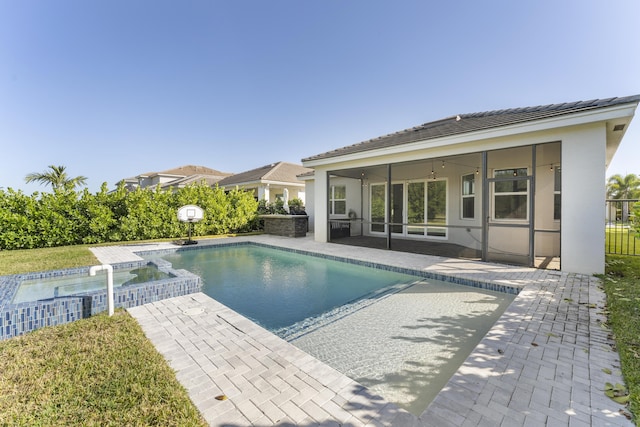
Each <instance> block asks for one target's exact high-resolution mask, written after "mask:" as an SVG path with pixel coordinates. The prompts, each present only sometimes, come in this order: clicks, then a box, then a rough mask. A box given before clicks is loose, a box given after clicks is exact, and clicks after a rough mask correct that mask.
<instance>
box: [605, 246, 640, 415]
mask: <svg viewBox="0 0 640 427" xmlns="http://www.w3.org/2000/svg"><path fill="white" fill-rule="evenodd" d="M603 284H604V290H605V292H606V294H607V311H608V313H607V316H608V322H609V324H610V326H611V328H612V330H613V334H614V337H615V341H616V346H617V349H618V352H619V353H620V360H621V367H622V374H623V376H624V380H625V384H626V386H627V388H628V391H629V409H630V410H631V412H632V413H633V414H634V415H635V416H636V422H637V421H638V419H639V418H640V257H635V256H621V255H608V256H607V266H606V274H605V276H604V277H603Z"/></svg>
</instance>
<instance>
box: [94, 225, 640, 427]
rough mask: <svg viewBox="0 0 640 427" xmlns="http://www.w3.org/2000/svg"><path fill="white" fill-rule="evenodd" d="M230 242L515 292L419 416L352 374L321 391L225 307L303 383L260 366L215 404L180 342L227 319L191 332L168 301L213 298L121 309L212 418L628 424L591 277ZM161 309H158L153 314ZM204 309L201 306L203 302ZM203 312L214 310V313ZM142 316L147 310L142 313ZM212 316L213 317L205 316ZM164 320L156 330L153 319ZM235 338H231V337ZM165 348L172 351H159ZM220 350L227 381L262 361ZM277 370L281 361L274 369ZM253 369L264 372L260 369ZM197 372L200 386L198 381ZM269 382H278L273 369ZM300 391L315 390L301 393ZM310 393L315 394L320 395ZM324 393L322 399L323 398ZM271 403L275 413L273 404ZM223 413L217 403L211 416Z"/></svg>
mask: <svg viewBox="0 0 640 427" xmlns="http://www.w3.org/2000/svg"><path fill="white" fill-rule="evenodd" d="M212 242H213V243H212ZM227 242H231V240H228V241H227ZM233 242H234V243H240V242H252V243H258V244H266V245H268V246H278V247H284V248H289V249H295V250H301V251H311V252H314V253H322V254H325V255H327V256H336V254H338V255H337V256H345V257H347V258H350V259H354V260H358V261H365V262H369V261H371V260H379V261H380V262H382V263H384V264H387V265H389V264H393V265H395V266H396V267H398V268H411V269H416V270H417V271H421V272H425V273H428V274H434V275H443V276H446V277H453V278H456V280H470V281H477V282H481V283H493V284H495V285H497V286H509V287H514V288H518V289H521V291H520V293H519V294H518V295H517V296H516V298H515V300H514V301H513V302H512V303H511V305H510V306H509V307H508V308H507V310H506V311H505V313H504V314H503V316H502V317H501V318H500V319H499V320H498V322H497V323H496V324H495V325H494V326H493V327H492V328H491V330H490V331H489V333H488V334H487V335H486V336H485V337H484V338H483V339H482V341H481V342H480V343H479V344H478V346H477V347H476V348H475V349H474V350H473V351H472V353H471V354H470V355H469V357H468V358H467V359H466V361H465V362H464V363H463V365H462V366H461V367H460V369H458V371H457V372H456V374H454V375H453V377H451V379H450V380H449V382H448V383H447V385H446V386H445V387H444V388H443V389H442V390H441V391H440V393H439V394H438V396H437V397H436V398H435V400H434V401H433V402H432V403H431V404H430V405H429V406H428V407H427V408H426V410H425V411H424V412H423V413H422V414H421V416H420V417H415V416H413V415H411V414H408V413H406V411H403V410H401V409H399V408H398V407H397V406H396V405H394V404H390V403H388V402H386V401H384V399H382V398H381V397H380V396H371V395H369V394H368V393H367V390H366V388H365V387H362V386H359V385H358V384H357V383H355V384H353V383H351V382H347V381H351V380H349V379H348V378H346V377H345V378H342V379H339V380H335V381H337V383H338V384H339V385H340V386H339V387H337V388H336V387H331V384H326V381H324V378H325V377H326V376H327V375H329V374H327V372H332V371H331V370H329V371H327V370H326V369H327V368H328V367H327V366H326V365H324V364H322V363H321V362H318V361H317V360H315V359H313V358H311V356H309V355H306V354H305V353H303V352H302V354H300V353H298V352H300V351H299V350H298V351H296V350H295V347H293V346H292V345H290V344H288V343H286V342H285V341H283V340H280V339H279V338H277V337H275V335H273V334H270V333H268V332H266V333H265V332H263V331H264V330H262V328H260V327H259V326H257V325H255V324H253V323H252V322H250V321H248V320H246V319H244V318H242V316H240V315H238V314H237V313H234V312H231V313H226V314H225V316H230V317H232V318H233V319H240V320H238V321H239V322H241V323H242V326H243V329H244V330H251V331H254V327H253V326H251V325H254V326H255V328H258V329H256V330H255V331H254V332H252V334H253V335H250V334H249V333H246V334H245V335H243V337H245V339H246V340H250V341H251V342H252V343H254V344H255V343H260V342H262V341H265V342H271V343H275V344H271V347H269V346H262V344H255V345H256V346H258V347H260V348H261V350H260V351H261V352H262V353H260V354H261V356H260V357H262V358H264V357H266V358H267V359H265V360H270V359H269V356H268V355H271V356H274V357H278V358H282V357H287V358H288V359H284V360H285V362H284V365H286V366H288V367H289V368H291V367H292V366H295V369H296V372H298V374H293V377H292V378H295V379H296V380H295V381H302V382H303V383H304V384H306V386H300V385H299V384H298V388H295V386H293V385H291V384H289V383H287V382H286V381H285V382H284V384H288V386H287V388H286V389H287V390H290V388H292V389H293V390H295V391H296V392H297V394H295V393H294V394H293V395H292V396H289V399H287V400H284V398H283V397H282V393H278V388H277V387H274V386H273V385H269V384H266V383H265V381H266V378H269V371H270V369H266V373H263V374H261V375H257V378H256V377H252V378H253V379H254V380H255V381H257V384H254V385H252V388H251V387H250V388H249V389H250V390H251V391H248V392H246V393H244V394H243V393H242V392H241V393H239V394H238V395H237V396H235V397H234V398H233V399H229V400H226V401H224V402H226V403H224V407H223V406H222V405H221V404H220V402H219V401H216V400H212V399H211V394H212V393H214V394H215V393H216V392H219V393H224V390H223V389H224V387H221V386H220V384H217V383H216V382H215V381H214V378H217V376H216V375H217V374H216V373H217V372H218V371H219V370H218V368H217V367H212V365H211V360H210V359H208V358H207V357H208V356H207V354H208V355H211V354H212V353H213V354H215V353H216V352H217V351H218V350H219V349H220V347H219V346H218V347H215V348H208V350H207V352H205V354H204V355H201V356H197V357H204V358H205V359H206V360H208V361H209V362H208V363H207V362H203V364H202V365H201V364H200V363H199V361H200V362H202V361H203V360H205V359H199V361H196V360H195V359H194V355H193V354H190V353H193V350H194V349H197V348H198V347H197V346H196V345H195V344H193V342H192V343H191V346H186V347H187V348H190V349H191V351H188V350H185V349H184V346H181V345H179V343H181V342H182V340H184V339H185V338H186V336H189V337H191V338H192V339H193V340H195V341H196V342H200V343H201V342H202V340H203V338H202V336H194V335H193V334H194V333H195V332H198V333H199V334H205V335H206V337H208V338H207V339H212V338H211V337H212V336H215V335H218V338H221V337H224V336H225V334H232V332H233V331H234V330H236V329H235V327H234V324H233V323H224V324H219V323H216V324H215V327H213V328H212V327H211V322H212V316H206V315H204V316H202V317H203V319H200V320H201V321H202V322H203V325H205V326H207V325H208V327H204V328H200V326H197V325H192V324H191V322H194V321H195V320H196V319H195V318H194V316H188V319H187V320H185V319H183V318H182V316H186V315H185V314H184V312H181V311H180V310H176V309H175V304H177V303H178V302H179V301H183V302H184V301H185V299H189V298H191V299H190V300H189V301H194V298H195V303H194V304H196V305H199V306H200V307H208V304H210V302H209V301H208V300H211V299H210V298H208V297H206V296H204V297H205V298H203V297H202V296H200V294H196V295H195V296H194V295H192V296H191V297H189V296H185V297H178V298H172V299H171V300H164V301H159V302H156V303H153V304H147V305H145V306H140V307H137V308H132V309H129V311H130V312H131V313H132V314H133V315H134V316H135V317H136V318H138V320H139V321H140V322H141V324H142V326H143V329H145V332H146V333H147V335H148V336H149V337H150V339H151V340H152V342H154V344H156V346H157V347H158V348H159V350H160V351H161V353H163V354H164V355H165V357H166V358H167V360H168V361H169V363H170V364H171V366H172V367H173V368H174V369H176V371H177V375H178V378H179V379H180V380H181V382H182V383H183V384H184V385H185V387H186V388H187V390H188V391H189V393H190V396H191V397H192V399H193V400H194V403H196V405H197V406H198V408H199V409H200V411H201V412H202V413H203V415H204V416H205V418H206V419H207V421H208V422H209V423H210V424H211V425H239V426H240V425H249V424H247V423H253V424H255V425H318V423H326V425H332V424H331V423H332V422H333V423H341V424H342V425H352V426H356V425H403V426H404V425H438V426H440V425H442V426H461V425H469V426H471V425H473V426H476V425H546V424H548V423H558V424H563V425H569V424H571V425H620V426H632V425H633V423H632V422H631V421H629V420H627V419H626V418H625V416H624V414H623V412H621V411H624V407H623V406H622V405H619V404H617V403H615V402H613V401H612V400H610V399H609V398H607V397H606V396H605V395H604V393H603V388H604V384H605V383H606V382H611V383H616V382H622V378H621V375H620V373H619V357H618V355H617V353H616V352H615V348H614V343H613V341H612V340H611V337H610V332H609V331H607V330H605V329H603V328H602V324H603V322H604V321H605V320H606V318H605V316H604V314H603V313H602V312H601V308H602V307H603V306H604V294H603V292H602V291H601V290H600V289H599V288H598V285H599V279H597V278H595V277H593V276H586V275H577V274H569V273H562V272H558V271H548V270H536V269H530V268H523V267H514V266H507V265H500V264H491V263H481V262H475V261H467V260H459V259H448V258H442V257H434V256H426V255H418V254H405V253H394V252H390V251H383V250H377V249H369V248H357V249H354V248H352V247H345V246H343V245H336V244H331V243H318V242H314V241H313V240H312V239H310V238H281V237H278V236H251V237H243V238H234V240H233ZM201 243H203V245H208V244H221V243H223V242H222V241H221V240H219V239H216V241H207V242H201ZM154 248H155V249H167V248H171V246H170V245H169V244H166V245H163V244H160V245H155V246H154ZM145 249H146V250H149V249H150V247H149V245H146V246H144V247H140V246H139V245H138V246H136V245H132V246H128V247H119V249H116V250H115V251H114V252H113V253H114V254H115V253H118V255H117V256H121V257H130V258H131V257H137V255H136V253H137V252H141V251H144V250H145ZM92 250H94V253H96V256H98V258H100V259H101V260H102V259H103V258H101V257H108V254H105V252H104V251H102V252H101V251H100V248H93V249H92ZM96 250H97V251H96ZM211 301H213V300H211ZM169 307H173V309H169ZM223 307H224V306H223ZM593 307H599V308H593ZM224 308H225V309H226V307H224ZM163 310H165V311H167V310H168V311H167V312H166V314H163ZM203 310H204V312H206V310H207V309H203ZM209 310H212V312H219V310H220V309H219V308H209ZM227 310H229V309H227ZM150 311H153V312H154V314H153V315H151V314H149V313H150ZM143 312H146V314H143ZM204 312H203V314H204ZM145 316H146V317H145ZM216 316H218V315H216ZM235 316H239V317H235ZM214 318H215V319H219V317H215V316H214ZM245 320H246V322H248V323H246V322H245ZM185 322H187V323H189V324H190V325H191V326H190V328H188V330H187V331H186V332H185V331H181V330H180V329H179V328H178V326H177V325H182V324H184V323H185ZM163 323H164V324H165V326H161V324H163ZM167 325H169V326H167ZM225 325H226V326H225ZM201 329H202V330H201ZM212 329H213V330H212ZM185 334H186V335H185ZM196 335H197V334H196ZM237 338H238V337H237V336H236V340H237ZM176 346H178V347H180V348H182V351H179V350H177V349H176ZM163 348H164V349H166V348H169V349H170V350H169V351H168V352H167V351H166V350H163ZM227 350H228V349H227ZM197 354H200V353H197ZM229 357H230V358H231V359H232V360H233V361H234V362H235V363H237V364H238V366H237V367H235V368H232V369H230V370H229V372H230V374H229V375H231V377H233V378H238V377H242V378H244V379H245V380H247V381H249V384H251V381H250V379H251V378H247V375H248V374H247V372H249V373H250V372H251V369H250V370H249V371H247V372H244V373H239V372H240V371H242V369H246V367H247V366H249V367H251V364H253V366H254V368H255V365H256V363H257V362H256V361H258V364H260V363H259V360H262V359H256V357H254V356H250V357H249V358H248V361H247V363H248V364H249V365H247V364H243V362H241V360H242V357H243V352H237V353H234V354H233V355H230V356H229ZM271 360H272V359H271ZM300 361H303V362H300ZM187 362H188V363H187ZM298 362H300V363H298ZM194 363H195V365H196V366H194ZM185 364H186V365H185ZM267 365H268V363H267ZM276 365H277V366H279V367H280V368H282V364H277V363H276ZM185 366H186V368H185ZM242 366H244V367H245V368H242ZM261 366H263V368H264V365H261ZM271 367H272V368H274V366H271ZM203 369H204V370H203ZM329 369H330V368H329ZM608 372H612V373H608ZM334 375H335V374H334V373H332V374H331V375H329V377H331V378H333V377H334ZM249 376H250V374H249ZM206 378H208V379H209V380H210V382H209V383H208V385H207V386H203V381H204V380H205V379H206ZM225 378H227V379H228V378H229V377H228V376H227V377H225ZM275 378H279V379H280V380H282V378H281V377H278V375H277V374H275ZM301 378H304V379H306V380H307V381H306V382H305V380H303V379H301ZM337 378H340V377H339V376H338V377H337ZM295 381H294V382H295ZM265 384H266V386H265ZM279 384H280V385H282V384H283V383H279ZM318 384H319V385H318ZM345 384H348V386H346V385H345ZM260 386H265V387H266V389H267V390H270V393H271V394H273V395H275V396H280V397H279V399H280V400H282V401H280V400H276V401H275V403H274V401H273V400H272V399H270V398H269V396H270V393H267V394H268V395H269V396H265V395H264V394H262V393H259V391H260V390H259V388H260ZM289 386H291V387H289ZM314 386H315V388H314ZM202 387H204V389H206V390H207V392H206V393H204V395H206V396H209V398H204V399H203V396H204V395H203V393H202V390H203V388H202ZM235 388H236V389H237V388H238V387H237V386H236V387H235ZM310 388H311V389H312V390H313V391H309V389H310ZM256 390H258V391H257V392H256ZM305 390H306V391H305ZM354 390H355V391H354ZM256 393H257V394H256ZM292 393H293V392H292ZM345 393H346V394H345ZM301 396H304V397H301ZM318 396H325V398H323V399H320V398H318ZM326 396H331V397H330V398H328V399H326ZM278 402H279V403H280V405H278V404H277V403H278ZM274 407H275V408H277V410H276V409H273V408H274ZM223 408H224V409H225V410H224V411H221V410H222V409H223ZM278 411H279V412H278ZM274 414H275V415H274ZM270 416H271V417H270ZM278 417H279V418H278ZM229 423H232V424H229ZM233 423H235V424H233ZM322 425H325V424H322ZM336 425H337V424H336Z"/></svg>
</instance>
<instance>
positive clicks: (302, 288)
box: [162, 245, 419, 336]
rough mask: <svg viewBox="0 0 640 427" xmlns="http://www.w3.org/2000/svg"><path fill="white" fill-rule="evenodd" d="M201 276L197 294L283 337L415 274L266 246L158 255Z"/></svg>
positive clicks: (404, 282)
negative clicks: (314, 319)
mask: <svg viewBox="0 0 640 427" xmlns="http://www.w3.org/2000/svg"><path fill="white" fill-rule="evenodd" d="M162 259H164V260H166V261H168V262H170V263H171V264H172V266H173V268H174V269H185V270H188V271H190V272H192V273H195V274H197V275H199V276H200V277H201V278H202V280H203V287H202V292H204V293H205V294H207V295H209V296H210V297H212V298H214V299H216V300H218V301H220V302H221V303H223V304H225V305H226V306H228V307H229V308H231V309H233V310H235V311H237V312H238V313H240V314H242V315H243V316H245V317H248V318H250V319H251V320H253V321H254V322H256V323H258V324H259V325H261V326H263V327H265V328H266V329H269V330H271V331H274V332H279V333H278V334H279V335H281V336H283V335H284V334H287V333H290V332H288V329H287V328H288V327H292V326H293V325H296V324H297V326H298V327H304V325H303V324H304V321H305V320H306V319H309V318H315V317H317V316H320V315H322V314H324V313H328V312H331V311H332V310H336V309H338V308H339V307H342V306H344V305H345V304H350V303H352V304H353V303H356V302H357V301H359V300H360V299H362V298H364V297H368V298H375V297H376V296H379V295H380V294H382V293H384V292H385V291H389V290H393V289H399V288H402V287H403V286H408V285H410V284H411V283H413V282H415V281H416V280H419V278H418V277H416V276H413V275H409V274H402V273H397V272H393V271H385V270H381V269H373V268H368V267H365V266H362V265H355V264H348V263H344V262H340V261H334V260H330V259H325V258H319V257H312V256H304V255H300V254H296V253H291V252H287V251H282V250H278V249H272V248H267V247H260V246H253V245H244V246H230V247H217V248H206V249H197V250H185V251H179V252H175V253H172V254H167V255H164V256H162Z"/></svg>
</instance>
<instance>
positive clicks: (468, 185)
mask: <svg viewBox="0 0 640 427" xmlns="http://www.w3.org/2000/svg"><path fill="white" fill-rule="evenodd" d="M475 204H476V176H475V175H474V174H469V175H464V176H463V177H462V218H463V219H474V218H475V217H476V214H475Z"/></svg>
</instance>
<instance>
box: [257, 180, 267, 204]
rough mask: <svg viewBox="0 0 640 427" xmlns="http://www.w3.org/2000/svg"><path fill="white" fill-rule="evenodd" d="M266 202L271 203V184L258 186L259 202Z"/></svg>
mask: <svg viewBox="0 0 640 427" xmlns="http://www.w3.org/2000/svg"><path fill="white" fill-rule="evenodd" d="M263 199H264V200H266V201H267V202H268V201H269V184H264V185H259V186H258V200H263Z"/></svg>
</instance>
